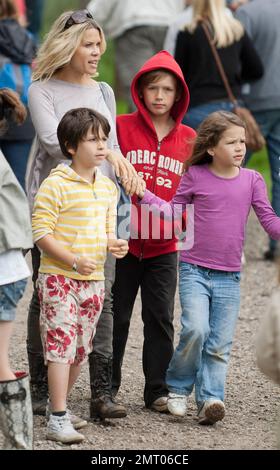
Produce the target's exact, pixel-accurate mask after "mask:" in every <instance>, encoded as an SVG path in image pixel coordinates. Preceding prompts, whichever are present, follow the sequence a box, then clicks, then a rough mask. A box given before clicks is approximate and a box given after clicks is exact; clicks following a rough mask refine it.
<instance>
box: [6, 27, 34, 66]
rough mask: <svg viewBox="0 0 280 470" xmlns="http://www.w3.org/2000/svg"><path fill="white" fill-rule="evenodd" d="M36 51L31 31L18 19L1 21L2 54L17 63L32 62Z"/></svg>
mask: <svg viewBox="0 0 280 470" xmlns="http://www.w3.org/2000/svg"><path fill="white" fill-rule="evenodd" d="M35 53H36V46H35V43H34V41H33V39H32V37H31V35H30V33H28V31H26V30H25V29H24V28H23V27H22V26H20V25H19V24H18V22H17V21H16V20H13V19H3V20H1V21H0V54H2V55H4V56H5V57H8V58H9V59H10V60H11V61H12V62H14V63H15V64H31V63H32V60H33V58H34V56H35Z"/></svg>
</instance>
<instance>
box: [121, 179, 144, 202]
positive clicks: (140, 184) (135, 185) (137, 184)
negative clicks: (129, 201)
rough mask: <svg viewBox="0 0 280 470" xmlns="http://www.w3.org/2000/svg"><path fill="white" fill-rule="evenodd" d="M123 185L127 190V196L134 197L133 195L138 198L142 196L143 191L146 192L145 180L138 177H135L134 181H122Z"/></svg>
mask: <svg viewBox="0 0 280 470" xmlns="http://www.w3.org/2000/svg"><path fill="white" fill-rule="evenodd" d="M121 183H122V186H123V187H124V189H125V192H126V194H129V195H130V196H133V194H136V195H137V196H138V195H139V193H141V194H142V192H143V191H144V192H145V188H146V183H145V181H144V180H143V178H141V177H140V176H138V175H137V176H136V177H135V176H134V177H133V178H132V179H128V180H125V179H122V180H121ZM143 188H144V189H143ZM144 192H143V195H144ZM142 197H143V196H142Z"/></svg>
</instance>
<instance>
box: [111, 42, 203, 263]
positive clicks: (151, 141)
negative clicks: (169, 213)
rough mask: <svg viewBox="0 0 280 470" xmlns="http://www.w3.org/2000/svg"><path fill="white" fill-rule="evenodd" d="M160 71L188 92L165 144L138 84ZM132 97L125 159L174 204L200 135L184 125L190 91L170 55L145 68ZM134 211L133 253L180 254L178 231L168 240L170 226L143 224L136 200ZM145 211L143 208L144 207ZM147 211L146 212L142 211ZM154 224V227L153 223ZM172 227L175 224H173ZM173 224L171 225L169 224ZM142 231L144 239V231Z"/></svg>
mask: <svg viewBox="0 0 280 470" xmlns="http://www.w3.org/2000/svg"><path fill="white" fill-rule="evenodd" d="M156 69H166V70H168V71H171V72H173V73H174V74H175V75H176V76H177V77H178V78H179V80H180V81H181V82H182V85H183V89H184V92H183V93H182V96H181V98H180V99H179V100H178V101H176V102H175V103H174V105H173V107H172V109H171V115H172V117H173V119H174V121H175V126H174V127H173V129H172V130H171V131H170V132H169V134H168V135H167V136H165V137H164V138H163V139H162V140H161V142H159V141H158V138H157V134H156V131H155V128H154V125H153V122H152V119H151V117H150V114H149V112H148V110H147V108H146V107H145V106H144V103H143V101H141V100H140V98H139V96H138V93H137V81H138V80H139V77H140V76H141V75H143V74H144V73H146V72H150V71H152V70H156ZM131 94H132V97H133V100H134V103H135V104H136V106H137V108H138V110H137V111H136V112H134V113H132V114H125V115H122V116H118V117H117V134H118V141H119V145H120V148H121V151H122V153H123V155H124V156H125V157H126V158H127V159H128V160H129V161H130V163H132V164H133V166H134V167H135V169H136V170H137V172H138V173H139V174H140V175H141V176H143V178H144V179H145V181H146V184H147V189H149V190H150V191H152V192H153V193H154V194H156V195H157V196H159V197H161V198H162V199H165V200H166V201H170V200H171V199H172V197H173V195H174V194H175V192H176V189H177V186H178V184H179V182H180V178H181V174H182V169H183V163H184V162H185V160H186V159H187V158H189V157H190V153H191V150H192V144H193V140H194V138H195V136H196V133H195V131H194V130H193V129H191V128H190V127H188V126H185V125H183V124H181V120H182V118H183V116H184V114H185V113H186V111H187V108H188V104H189V90H188V87H187V85H186V83H185V80H184V76H183V73H182V71H181V69H180V67H179V65H178V64H177V62H176V61H175V60H174V58H173V57H172V55H170V54H169V53H168V52H167V51H161V52H158V53H157V54H156V55H154V56H153V57H151V59H149V60H148V61H147V62H145V64H144V65H143V66H142V67H141V69H140V70H139V72H138V73H137V74H136V75H135V77H134V79H133V81H132V84H131ZM133 206H134V207H133V208H132V209H133V210H132V220H131V233H132V237H131V239H130V242H129V251H130V253H132V254H133V255H134V256H137V257H138V258H151V257H153V256H159V255H162V254H165V253H171V252H174V251H177V239H176V237H175V236H174V229H173V230H171V237H169V238H165V237H164V227H165V234H166V229H167V225H166V222H164V221H163V220H161V221H160V222H159V220H157V221H155V216H154V215H153V216H152V215H151V214H149V216H148V214H147V217H146V216H145V217H144V220H142V222H141V217H140V208H139V206H137V205H136V198H134V197H133ZM142 207H143V206H142ZM142 210H143V209H142ZM152 220H153V223H152ZM145 223H146V225H147V224H149V226H148V228H147V227H146V230H148V231H147V232H146V233H147V235H145V236H144V235H143V226H144V224H145ZM155 223H157V224H158V223H159V224H160V236H159V237H157V239H152V230H153V226H155V225H154V224H155ZM171 223H172V222H171ZM141 224H142V225H141ZM169 224H170V222H169ZM141 228H142V238H140V229H141Z"/></svg>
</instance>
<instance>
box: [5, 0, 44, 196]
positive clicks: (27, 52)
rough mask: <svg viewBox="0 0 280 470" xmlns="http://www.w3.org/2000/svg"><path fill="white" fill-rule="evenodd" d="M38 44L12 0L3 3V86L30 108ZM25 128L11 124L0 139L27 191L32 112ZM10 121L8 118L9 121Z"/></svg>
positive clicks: (28, 116) (13, 168)
mask: <svg viewBox="0 0 280 470" xmlns="http://www.w3.org/2000/svg"><path fill="white" fill-rule="evenodd" d="M35 52H36V47H35V43H34V41H33V39H32V37H31V35H30V33H28V32H27V31H26V29H25V28H24V27H22V26H21V25H20V24H19V23H18V20H17V11H16V8H15V5H14V2H13V0H0V87H9V88H11V89H13V90H15V91H17V92H18V93H19V95H20V99H21V101H22V103H23V104H24V105H27V93H28V87H29V85H30V83H31V63H32V60H33V58H34V56H35ZM27 111H28V114H27V118H26V120H25V122H24V124H23V125H22V126H20V127H19V126H17V124H15V123H14V122H13V121H11V122H10V124H9V127H8V130H7V132H5V134H3V135H2V136H1V138H0V149H1V150H2V152H3V154H4V155H5V157H6V159H7V161H8V163H9V165H10V166H11V168H12V170H13V171H14V173H15V175H16V177H17V179H18V181H19V182H20V184H21V186H22V188H23V189H25V173H26V168H27V161H28V156H29V152H30V149H31V145H32V141H33V138H34V135H35V131H34V127H33V125H32V121H31V117H30V113H29V110H28V109H27ZM8 120H9V118H8Z"/></svg>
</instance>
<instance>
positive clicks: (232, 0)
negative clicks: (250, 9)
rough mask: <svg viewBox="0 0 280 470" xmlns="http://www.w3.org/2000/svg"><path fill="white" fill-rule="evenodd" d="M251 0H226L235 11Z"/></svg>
mask: <svg viewBox="0 0 280 470" xmlns="http://www.w3.org/2000/svg"><path fill="white" fill-rule="evenodd" d="M248 1H249V0H226V3H227V6H228V7H229V8H230V9H231V10H232V11H233V12H235V11H236V10H237V9H238V8H239V7H242V5H245V4H246V3H248Z"/></svg>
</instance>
